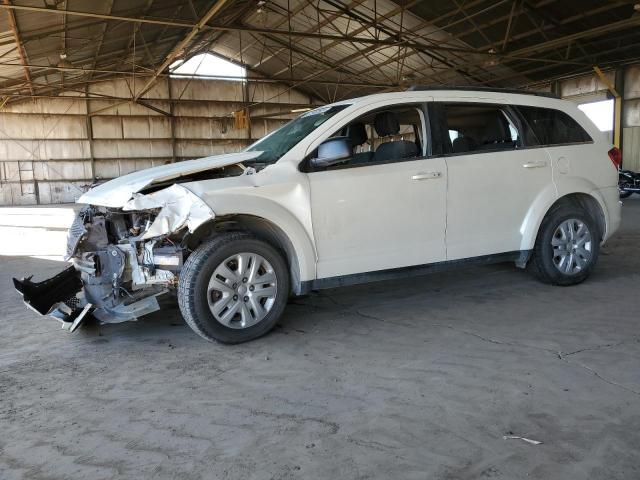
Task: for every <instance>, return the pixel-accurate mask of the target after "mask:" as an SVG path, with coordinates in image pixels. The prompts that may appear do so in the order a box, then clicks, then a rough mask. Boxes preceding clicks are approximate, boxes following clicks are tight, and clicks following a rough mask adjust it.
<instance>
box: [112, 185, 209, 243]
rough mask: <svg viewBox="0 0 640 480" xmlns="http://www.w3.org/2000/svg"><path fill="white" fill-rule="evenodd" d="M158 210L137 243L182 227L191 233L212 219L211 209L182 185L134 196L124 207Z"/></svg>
mask: <svg viewBox="0 0 640 480" xmlns="http://www.w3.org/2000/svg"><path fill="white" fill-rule="evenodd" d="M156 208H160V209H161V210H160V213H158V215H157V216H156V218H155V220H154V221H153V223H152V224H151V225H149V226H148V227H147V229H146V231H145V232H144V233H143V234H142V235H141V236H140V237H139V239H140V240H148V239H150V238H154V237H159V236H161V235H167V234H169V233H172V232H176V231H178V230H180V229H181V228H182V227H184V226H186V227H187V228H188V229H189V232H194V231H195V230H196V229H197V228H198V227H199V226H200V225H202V224H203V223H205V222H207V221H209V220H211V219H213V218H214V217H215V214H214V213H213V210H211V208H210V207H209V206H208V205H207V204H206V203H204V202H203V201H202V200H201V199H200V198H199V197H197V196H196V195H194V194H193V193H192V192H191V191H190V190H188V189H187V188H185V187H183V186H182V185H178V184H174V185H172V186H170V187H168V188H165V189H163V190H159V191H157V192H153V193H150V194H147V195H144V194H141V193H134V194H133V198H132V199H131V200H129V201H128V202H127V203H126V204H125V205H124V207H123V208H122V209H123V210H124V211H139V210H152V209H156Z"/></svg>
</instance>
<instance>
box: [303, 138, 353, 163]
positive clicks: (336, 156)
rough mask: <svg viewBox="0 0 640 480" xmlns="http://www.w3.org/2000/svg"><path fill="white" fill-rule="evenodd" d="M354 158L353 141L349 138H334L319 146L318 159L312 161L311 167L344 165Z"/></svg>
mask: <svg viewBox="0 0 640 480" xmlns="http://www.w3.org/2000/svg"><path fill="white" fill-rule="evenodd" d="M352 156H353V149H352V148H351V141H350V140H349V138H348V137H333V138H330V139H328V140H326V141H324V142H322V143H321V144H320V145H319V146H318V156H317V158H312V159H311V166H313V167H315V168H325V167H330V166H331V165H336V164H338V163H342V162H344V161H345V160H349V159H350V158H351V157H352Z"/></svg>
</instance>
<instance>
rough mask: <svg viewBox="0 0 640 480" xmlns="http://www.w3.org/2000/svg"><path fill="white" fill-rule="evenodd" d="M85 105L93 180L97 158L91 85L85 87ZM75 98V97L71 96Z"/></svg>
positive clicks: (90, 170) (93, 178)
mask: <svg viewBox="0 0 640 480" xmlns="http://www.w3.org/2000/svg"><path fill="white" fill-rule="evenodd" d="M84 96H85V100H84V105H85V107H84V108H85V112H86V114H85V121H86V123H87V140H88V141H89V161H90V167H89V172H90V174H91V182H95V181H96V159H95V157H94V156H93V124H92V123H91V107H90V105H91V102H90V101H89V98H88V97H89V86H88V85H87V87H86V88H85V91H84ZM71 98H73V97H71Z"/></svg>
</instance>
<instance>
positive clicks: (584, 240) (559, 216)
mask: <svg viewBox="0 0 640 480" xmlns="http://www.w3.org/2000/svg"><path fill="white" fill-rule="evenodd" d="M599 251H600V233H599V231H598V227H597V224H596V222H595V221H594V220H593V218H591V216H590V215H589V214H587V213H586V212H585V211H584V210H582V209H580V208H577V207H567V206H561V207H558V208H556V209H554V210H552V211H551V212H549V213H548V214H547V216H546V217H545V219H544V220H543V222H542V225H541V226H540V230H539V231H538V237H537V239H536V244H535V247H534V250H533V256H532V258H531V260H530V261H529V268H530V270H531V271H532V273H534V275H535V276H536V277H537V278H538V279H539V280H541V281H542V282H544V283H548V284H551V285H575V284H578V283H580V282H583V281H584V280H585V279H586V278H587V277H588V276H589V274H590V273H591V270H592V269H593V267H594V265H595V264H596V261H597V260H598V253H599Z"/></svg>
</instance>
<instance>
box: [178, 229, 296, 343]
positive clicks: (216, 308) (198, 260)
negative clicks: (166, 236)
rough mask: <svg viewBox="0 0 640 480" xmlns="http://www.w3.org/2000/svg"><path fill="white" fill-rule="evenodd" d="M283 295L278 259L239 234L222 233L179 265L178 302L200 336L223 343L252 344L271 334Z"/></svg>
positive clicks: (285, 279) (284, 277)
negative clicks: (255, 339) (247, 342)
mask: <svg viewBox="0 0 640 480" xmlns="http://www.w3.org/2000/svg"><path fill="white" fill-rule="evenodd" d="M288 296H289V274H288V271H287V265H286V262H285V261H284V258H283V257H282V255H281V254H280V253H279V252H278V251H277V250H276V249H275V248H273V247H272V246H271V245H269V244H268V243H266V242H264V241H263V240H260V239H259V238H257V237H255V236H253V235H251V234H249V233H244V232H232V233H225V234H222V235H220V236H218V237H216V238H214V239H213V240H210V241H209V242H206V243H204V244H203V245H201V246H200V247H198V248H197V249H196V250H195V251H194V252H193V253H192V254H191V256H190V257H189V258H188V259H187V261H186V262H185V265H184V268H183V270H182V272H181V274H180V282H179V284H178V304H179V306H180V311H181V312H182V316H183V317H184V319H185V321H186V322H187V324H188V325H189V326H190V327H191V328H192V329H193V330H194V331H195V332H196V333H197V334H198V335H200V336H201V337H204V338H206V339H207V340H217V341H219V342H223V343H240V342H246V341H249V340H253V339H254V338H257V337H259V336H261V335H264V334H265V333H267V332H268V331H269V330H271V329H272V328H273V327H274V325H275V324H276V322H277V321H278V318H279V317H280V315H281V314H282V312H283V310H284V308H285V306H286V303H287V299H288Z"/></svg>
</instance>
